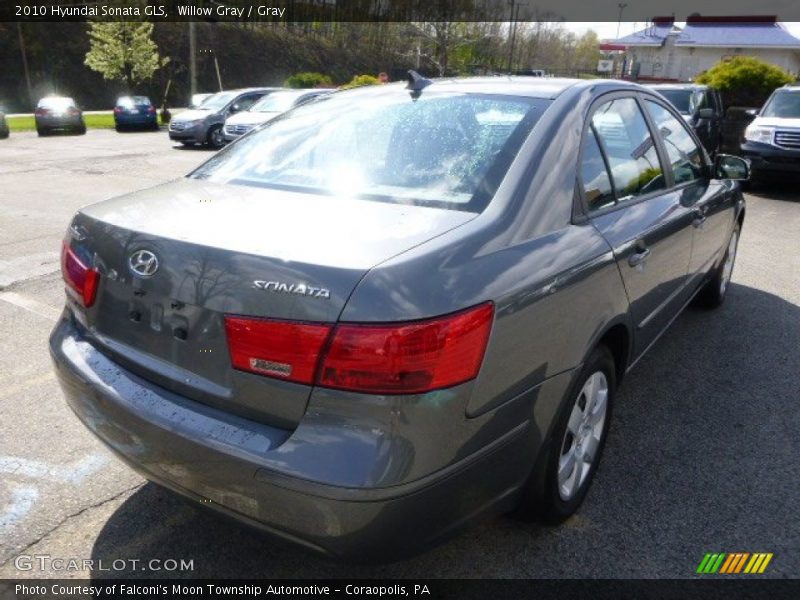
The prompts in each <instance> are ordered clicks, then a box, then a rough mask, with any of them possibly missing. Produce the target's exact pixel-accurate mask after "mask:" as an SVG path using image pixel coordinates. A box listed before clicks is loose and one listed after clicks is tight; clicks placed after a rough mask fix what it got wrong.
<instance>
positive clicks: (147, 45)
mask: <svg viewBox="0 0 800 600" xmlns="http://www.w3.org/2000/svg"><path fill="white" fill-rule="evenodd" d="M152 35H153V24H152V23H90V25H89V43H90V48H89V51H88V52H87V53H86V60H84V63H85V64H86V66H87V67H89V68H90V69H92V70H94V71H97V72H98V73H100V74H101V75H102V76H103V78H104V79H108V80H112V81H120V82H123V83H125V84H126V85H127V86H128V87H129V88H132V87H133V86H135V85H136V84H139V83H142V82H144V81H148V80H149V79H150V78H151V77H152V76H153V74H154V73H155V72H156V71H157V70H158V69H160V68H161V67H163V66H164V65H166V64H167V63H168V62H169V58H161V56H160V55H159V53H158V46H156V43H155V42H154V41H153V37H152Z"/></svg>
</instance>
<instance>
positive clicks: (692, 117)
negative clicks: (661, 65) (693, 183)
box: [647, 83, 725, 156]
mask: <svg viewBox="0 0 800 600" xmlns="http://www.w3.org/2000/svg"><path fill="white" fill-rule="evenodd" d="M647 87H649V88H652V89H654V90H656V91H657V92H658V93H660V94H661V95H662V96H664V97H665V98H666V99H667V100H669V101H670V102H671V103H672V105H673V106H674V107H675V108H677V109H678V112H679V113H681V116H682V117H683V118H684V119H685V120H686V122H687V123H689V125H691V127H692V128H693V129H694V131H695V133H696V134H697V137H699V138H700V141H701V142H702V143H703V146H705V149H706V150H707V151H708V152H709V154H711V155H712V156H713V155H714V154H715V153H716V152H717V151H718V150H719V147H720V144H721V143H722V135H723V131H722V128H723V125H724V119H725V110H724V108H723V106H722V96H721V95H720V93H719V90H715V89H714V88H710V87H708V86H707V85H700V84H696V83H659V84H651V85H648V86H647Z"/></svg>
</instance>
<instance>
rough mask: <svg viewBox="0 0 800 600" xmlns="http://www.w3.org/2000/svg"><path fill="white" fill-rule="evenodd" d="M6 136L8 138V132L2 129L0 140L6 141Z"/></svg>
mask: <svg viewBox="0 0 800 600" xmlns="http://www.w3.org/2000/svg"><path fill="white" fill-rule="evenodd" d="M8 136H9V131H8V129H3V130H2V131H0V140H4V139H6V138H7V137H8Z"/></svg>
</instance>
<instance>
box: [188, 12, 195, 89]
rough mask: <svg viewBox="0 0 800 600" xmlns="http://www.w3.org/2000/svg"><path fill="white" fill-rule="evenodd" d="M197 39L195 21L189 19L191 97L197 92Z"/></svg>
mask: <svg viewBox="0 0 800 600" xmlns="http://www.w3.org/2000/svg"><path fill="white" fill-rule="evenodd" d="M196 46H197V40H196V38H195V31H194V21H189V97H190V98H191V97H192V96H194V95H195V94H196V93H197V52H196Z"/></svg>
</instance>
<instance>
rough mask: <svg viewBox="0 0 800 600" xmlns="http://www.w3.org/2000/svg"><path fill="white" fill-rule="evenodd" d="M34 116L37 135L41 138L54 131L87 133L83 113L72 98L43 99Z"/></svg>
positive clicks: (50, 97) (54, 97)
mask: <svg viewBox="0 0 800 600" xmlns="http://www.w3.org/2000/svg"><path fill="white" fill-rule="evenodd" d="M33 116H34V120H35V122H36V133H38V134H39V135H40V136H44V135H48V134H50V133H52V132H54V131H70V132H72V133H77V134H78V135H83V134H84V133H86V123H85V122H84V120H83V112H82V111H81V109H80V108H78V105H77V104H76V103H75V100H73V99H72V98H67V97H62V96H49V97H47V98H42V99H41V100H39V103H38V104H37V105H36V110H35V111H34V113H33Z"/></svg>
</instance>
